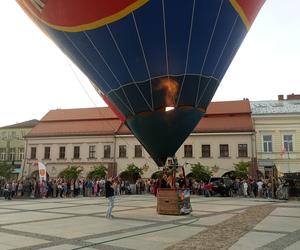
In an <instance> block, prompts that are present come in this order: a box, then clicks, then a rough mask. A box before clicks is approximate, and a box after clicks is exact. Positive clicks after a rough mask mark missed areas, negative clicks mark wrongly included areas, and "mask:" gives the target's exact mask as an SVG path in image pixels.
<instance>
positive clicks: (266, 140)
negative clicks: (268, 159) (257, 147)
mask: <svg viewBox="0 0 300 250" xmlns="http://www.w3.org/2000/svg"><path fill="white" fill-rule="evenodd" d="M283 147H284V149H285V150H286V151H287V152H293V135H284V136H283ZM263 151H264V152H265V153H272V152H273V138H272V135H263Z"/></svg>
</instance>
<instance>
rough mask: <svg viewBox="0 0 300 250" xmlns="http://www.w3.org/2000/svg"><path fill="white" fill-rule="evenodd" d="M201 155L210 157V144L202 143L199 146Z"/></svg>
mask: <svg viewBox="0 0 300 250" xmlns="http://www.w3.org/2000/svg"><path fill="white" fill-rule="evenodd" d="M201 151H202V157H203V158H209V157H210V145H208V144H204V145H202V146H201Z"/></svg>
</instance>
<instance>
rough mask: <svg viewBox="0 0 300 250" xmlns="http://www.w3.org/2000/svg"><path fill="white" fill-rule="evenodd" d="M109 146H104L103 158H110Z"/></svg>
mask: <svg viewBox="0 0 300 250" xmlns="http://www.w3.org/2000/svg"><path fill="white" fill-rule="evenodd" d="M110 151H111V150H110V145H104V156H103V158H110Z"/></svg>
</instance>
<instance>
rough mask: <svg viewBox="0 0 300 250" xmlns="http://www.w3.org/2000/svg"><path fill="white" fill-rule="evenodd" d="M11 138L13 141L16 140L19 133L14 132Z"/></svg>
mask: <svg viewBox="0 0 300 250" xmlns="http://www.w3.org/2000/svg"><path fill="white" fill-rule="evenodd" d="M11 138H12V139H16V138H17V133H16V131H12V132H11Z"/></svg>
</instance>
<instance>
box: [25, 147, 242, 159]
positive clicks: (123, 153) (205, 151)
mask: <svg viewBox="0 0 300 250" xmlns="http://www.w3.org/2000/svg"><path fill="white" fill-rule="evenodd" d="M201 153H202V157H203V158H210V157H212V155H211V145H209V144H203V145H201ZM36 156H37V148H36V147H31V151H30V159H36V158H37V157H36ZM88 156H89V158H90V159H95V158H96V146H95V145H90V146H89V154H88ZM219 156H220V157H229V145H228V144H220V145H219ZM126 157H127V145H119V158H126ZM134 157H135V158H141V157H143V150H142V146H141V145H135V146H134ZM184 157H193V145H184ZM238 157H248V146H247V144H238ZM50 158H51V148H50V147H44V159H45V160H47V159H50ZM65 158H66V147H65V146H60V147H59V151H58V159H65ZM103 158H111V145H104V147H103ZM73 159H80V146H74V147H73Z"/></svg>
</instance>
